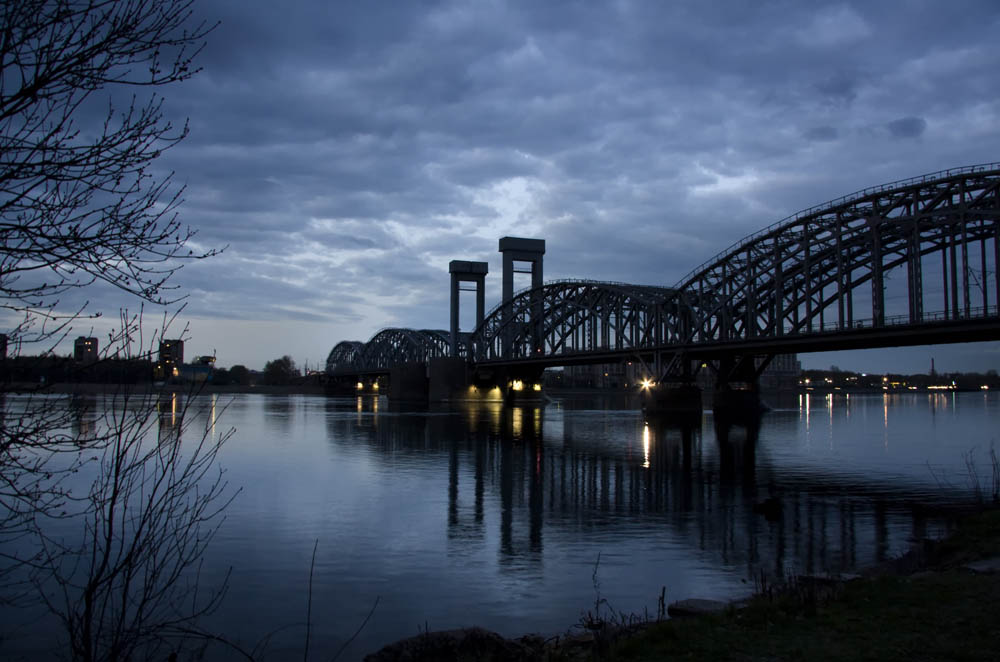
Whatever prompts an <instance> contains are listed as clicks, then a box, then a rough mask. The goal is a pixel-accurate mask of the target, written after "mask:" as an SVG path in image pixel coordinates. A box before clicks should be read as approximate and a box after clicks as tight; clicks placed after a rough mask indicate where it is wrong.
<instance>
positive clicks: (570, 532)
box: [326, 395, 926, 576]
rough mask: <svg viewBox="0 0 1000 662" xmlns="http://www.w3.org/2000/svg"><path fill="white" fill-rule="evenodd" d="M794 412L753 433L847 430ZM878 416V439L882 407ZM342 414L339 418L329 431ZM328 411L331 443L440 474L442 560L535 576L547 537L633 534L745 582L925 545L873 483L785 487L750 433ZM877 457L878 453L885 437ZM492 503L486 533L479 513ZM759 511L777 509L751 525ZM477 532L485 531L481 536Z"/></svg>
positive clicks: (362, 400)
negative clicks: (445, 551) (485, 563)
mask: <svg viewBox="0 0 1000 662" xmlns="http://www.w3.org/2000/svg"><path fill="white" fill-rule="evenodd" d="M801 402H802V405H801V407H800V408H798V409H797V410H789V411H777V412H771V413H769V414H768V415H767V418H766V419H765V420H766V425H768V426H771V425H773V426H775V427H776V428H777V429H781V428H782V426H786V427H787V426H789V425H792V426H794V425H797V421H798V422H801V421H803V420H804V422H805V423H806V430H807V432H809V433H811V432H812V431H815V430H816V429H819V430H820V434H821V435H822V436H829V438H830V442H829V446H830V447H831V448H832V447H833V436H834V433H833V429H834V427H835V426H836V425H838V421H841V420H846V419H847V418H848V417H849V416H850V411H851V406H850V401H849V398H839V397H838V398H834V397H827V396H819V397H816V396H809V395H806V396H803V398H802V401H801ZM879 405H880V407H879V408H880V409H881V410H882V411H880V412H879V414H880V418H882V420H881V421H880V423H882V425H881V426H880V427H882V428H883V429H887V428H888V426H889V424H890V418H889V416H888V414H886V413H885V412H886V408H887V407H889V404H888V401H887V400H884V399H882V402H880V403H879ZM380 406H381V407H382V409H381V411H380V409H379V407H380ZM348 408H350V409H352V410H353V413H354V415H353V416H350V417H346V416H343V415H340V414H342V413H344V412H345V411H347V410H348ZM327 409H328V413H329V414H330V415H328V416H327V419H326V420H327V427H328V429H327V433H328V439H329V440H330V443H333V444H349V443H353V440H355V439H357V438H358V436H359V435H360V437H361V438H362V439H364V440H365V442H366V443H367V445H368V446H369V448H371V449H372V450H374V451H375V452H376V453H378V454H381V455H383V456H384V457H393V458H394V459H399V458H400V457H411V456H412V457H414V458H416V457H417V456H419V457H420V461H421V462H434V461H435V458H440V460H441V461H442V463H444V462H446V463H447V485H446V486H444V485H443V486H442V489H444V490H446V491H447V499H446V503H447V512H446V513H445V514H444V516H445V521H446V522H447V538H448V540H449V544H450V545H451V546H452V547H451V548H450V549H453V550H455V551H456V552H457V551H459V550H461V548H462V546H465V545H470V544H476V545H484V544H487V542H488V541H490V540H494V541H495V543H494V544H496V545H497V547H496V554H497V557H498V559H499V561H500V566H499V567H500V569H501V570H503V571H505V572H506V571H528V570H531V569H533V568H534V569H538V568H540V567H541V565H542V561H543V558H544V555H543V552H544V550H545V544H546V540H547V539H548V538H549V537H550V536H554V537H555V539H564V538H565V539H586V538H587V537H588V536H589V535H591V534H592V533H593V534H597V533H600V534H601V535H603V534H606V533H607V532H609V531H615V530H618V531H622V532H625V531H633V530H635V529H636V527H639V528H640V529H641V528H642V527H667V529H668V530H669V531H670V532H671V534H672V535H674V536H675V537H676V538H677V541H678V543H679V544H682V545H684V546H687V547H689V548H692V549H697V550H699V552H700V553H705V554H709V555H712V556H714V557H715V558H716V559H717V562H721V563H722V564H724V565H726V566H730V567H734V568H742V572H743V573H745V575H746V576H753V575H755V574H757V573H758V572H759V571H761V570H763V571H765V572H767V573H769V574H777V575H784V574H788V573H793V572H821V571H834V570H841V569H846V568H852V567H855V566H857V565H858V564H859V563H861V564H868V563H873V562H878V561H881V560H884V559H885V558H887V556H888V555H889V554H890V553H892V552H893V551H899V550H900V549H901V548H902V547H904V546H905V544H906V540H907V539H908V538H909V537H910V536H915V537H923V536H924V535H926V517H925V514H924V512H923V511H922V509H920V508H918V507H916V506H914V505H913V501H912V500H910V499H908V498H906V497H905V495H903V496H900V497H897V498H894V497H893V496H892V495H891V494H887V492H886V489H885V486H883V485H880V484H878V483H877V481H874V482H873V484H865V483H864V482H862V483H858V482H857V480H856V479H855V478H853V477H851V476H846V477H843V476H840V477H838V476H837V475H828V474H824V473H822V472H821V471H817V472H816V473H815V474H810V473H809V472H804V473H803V472H786V471H784V470H783V469H782V468H781V467H780V466H777V464H776V463H775V462H774V459H773V458H772V457H771V455H770V453H769V448H768V446H767V445H766V444H762V442H761V431H762V421H761V419H760V418H759V417H757V418H753V419H749V420H745V419H738V418H726V417H722V416H714V415H713V414H711V413H710V412H709V413H705V414H704V415H702V416H687V417H674V418H650V419H644V418H643V417H642V416H641V415H640V414H639V413H638V412H635V411H608V410H600V409H594V410H587V409H572V408H569V409H567V408H566V407H565V406H562V405H549V406H545V407H543V406H541V405H506V406H505V405H503V404H501V403H497V402H483V403H469V404H466V405H463V406H460V407H456V408H454V409H450V410H443V411H429V412H428V411H423V412H420V411H409V412H405V411H404V412H401V411H386V408H385V403H384V401H382V404H381V405H380V404H379V399H378V398H372V397H371V396H363V397H358V398H356V399H353V400H346V401H345V400H336V401H333V400H331V401H328V403H327ZM824 409H825V410H826V411H823V410H824ZM817 413H820V414H822V415H821V416H820V417H819V418H818V419H817V418H816V414H817ZM706 430H708V431H710V432H709V433H708V435H709V438H707V439H706V438H705V435H706V432H705V431H706ZM824 441H826V440H824ZM882 441H883V443H884V444H885V445H886V446H888V437H887V436H886V437H884V440H882ZM807 443H808V441H807ZM825 446H826V444H824V447H825ZM494 499H495V503H496V508H497V511H498V512H497V517H496V520H492V518H490V517H488V512H487V511H488V504H489V503H490V502H491V501H493V500H494ZM762 503H771V504H776V506H775V507H774V508H773V509H772V511H771V512H765V510H764V509H762V508H761V504H762ZM488 521H496V523H497V526H498V530H497V531H496V534H495V536H491V535H490V532H489V531H488V527H487V522H488Z"/></svg>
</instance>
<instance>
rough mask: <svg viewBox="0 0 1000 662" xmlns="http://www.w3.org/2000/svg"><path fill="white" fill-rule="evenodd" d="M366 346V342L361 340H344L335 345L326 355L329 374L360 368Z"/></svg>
mask: <svg viewBox="0 0 1000 662" xmlns="http://www.w3.org/2000/svg"><path fill="white" fill-rule="evenodd" d="M364 348H365V344H364V343H363V342H361V341H359V340H343V341H341V342H339V343H337V344H336V345H334V347H333V349H331V350H330V354H329V355H328V356H327V357H326V372H327V374H333V373H335V372H349V371H351V370H356V369H358V368H359V367H360V365H361V354H362V352H363V351H364Z"/></svg>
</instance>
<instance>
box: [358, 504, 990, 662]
mask: <svg viewBox="0 0 1000 662" xmlns="http://www.w3.org/2000/svg"><path fill="white" fill-rule="evenodd" d="M998 573H1000V509H998V508H993V509H989V510H984V511H979V512H976V513H974V514H967V515H966V516H965V517H963V518H962V519H961V520H960V521H959V523H958V525H957V527H956V529H955V531H954V532H953V533H952V534H951V535H950V536H948V537H946V538H944V539H942V540H920V541H914V545H913V548H912V549H911V550H910V551H909V552H907V553H906V554H904V555H902V556H901V557H899V558H896V559H893V560H891V561H888V562H886V563H883V564H881V565H879V566H876V567H873V568H868V569H865V570H862V571H860V572H859V574H857V575H840V576H836V577H828V576H812V577H804V576H803V577H793V578H791V579H789V580H786V581H784V582H782V583H778V584H775V585H770V584H768V583H767V582H766V581H765V579H764V578H757V579H756V580H755V592H754V594H753V595H752V596H751V597H750V598H749V599H744V600H739V601H735V602H732V603H729V604H728V605H724V606H721V608H718V609H716V610H714V611H713V610H711V609H710V610H708V611H707V612H706V613H703V614H700V615H697V616H694V617H683V618H681V617H673V618H670V619H663V618H662V613H661V614H660V615H659V617H658V618H657V619H656V620H649V619H647V618H640V617H638V616H634V615H633V616H627V615H621V614H618V615H615V614H611V613H610V612H609V613H607V614H606V618H602V617H601V615H599V614H595V613H593V612H588V613H586V614H584V615H583V616H581V619H580V622H579V623H578V624H577V626H575V628H574V629H572V630H570V631H569V632H567V633H566V634H565V635H561V636H556V637H550V638H544V637H542V636H540V635H526V636H523V637H519V638H516V639H505V638H503V637H501V636H500V635H499V634H496V633H493V632H489V631H487V630H483V629H480V628H469V629H464V630H455V631H448V632H425V633H421V634H419V635H417V636H415V637H411V638H409V639H404V640H402V641H398V642H395V643H393V644H390V645H388V646H385V647H384V648H382V649H381V650H379V651H378V652H375V653H372V654H370V655H368V656H367V657H365V658H364V659H365V661H366V662H397V661H402V660H408V661H411V662H422V661H425V660H426V661H430V660H436V661H438V662H449V661H455V662H458V661H461V662H465V661H473V660H476V661H479V660H492V661H494V662H499V661H501V660H537V661H539V662H542V661H546V662H547V661H551V662H557V661H562V660H566V661H574V660H614V661H619V660H620V661H629V662H645V661H652V660H670V659H684V660H696V661H698V660H704V661H706V662H708V661H715V660H769V661H773V660H844V659H863V660H899V661H903V660H906V661H911V660H940V659H962V660H995V659H997V651H1000V630H998V629H997V627H996V622H997V620H996V614H995V613H994V612H993V611H992V605H994V604H996V602H997V600H998V599H1000V574H998ZM662 610H663V608H662V603H661V612H662Z"/></svg>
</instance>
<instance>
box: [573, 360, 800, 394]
mask: <svg viewBox="0 0 1000 662" xmlns="http://www.w3.org/2000/svg"><path fill="white" fill-rule="evenodd" d="M648 372H649V368H648V367H646V366H644V365H643V364H642V363H640V362H638V361H626V362H625V363H607V364H601V365H580V366H566V367H565V368H563V378H562V384H561V385H564V386H567V387H570V388H573V387H576V388H599V389H623V388H624V389H630V388H636V387H638V386H639V385H640V384H641V383H642V382H643V381H644V380H646V379H651V378H654V376H653V375H651V374H647V373H648ZM801 373H802V364H801V362H800V361H799V360H798V358H797V356H796V355H795V354H778V355H777V356H775V357H774V358H773V359H771V363H770V364H768V366H767V368H766V369H765V370H764V372H763V373H761V375H760V387H761V388H762V389H765V390H773V389H790V388H795V387H796V386H797V385H798V380H799V375H800V374H801ZM695 383H697V384H698V386H699V387H701V388H702V389H704V390H711V389H714V388H715V373H714V372H713V371H712V370H711V369H710V368H709V367H708V366H707V365H705V366H704V367H703V368H702V369H701V370H699V371H698V376H697V378H696V379H695Z"/></svg>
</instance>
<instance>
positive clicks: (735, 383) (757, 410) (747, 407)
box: [712, 354, 774, 421]
mask: <svg viewBox="0 0 1000 662" xmlns="http://www.w3.org/2000/svg"><path fill="white" fill-rule="evenodd" d="M772 358H774V357H773V356H771V355H766V356H756V355H753V354H740V355H726V356H723V357H722V358H720V359H719V360H718V363H717V369H716V371H715V393H714V394H713V397H712V409H713V411H715V412H716V414H717V415H721V416H726V417H729V418H731V419H733V420H737V421H743V420H753V419H755V418H759V417H760V415H761V414H762V413H763V412H764V411H766V410H767V407H766V406H765V405H764V403H763V401H762V400H761V399H760V375H761V373H763V372H764V370H765V369H766V368H767V366H768V365H770V363H771V359H772Z"/></svg>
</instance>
